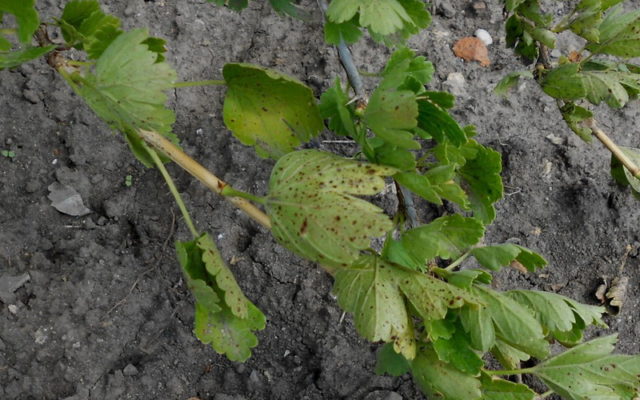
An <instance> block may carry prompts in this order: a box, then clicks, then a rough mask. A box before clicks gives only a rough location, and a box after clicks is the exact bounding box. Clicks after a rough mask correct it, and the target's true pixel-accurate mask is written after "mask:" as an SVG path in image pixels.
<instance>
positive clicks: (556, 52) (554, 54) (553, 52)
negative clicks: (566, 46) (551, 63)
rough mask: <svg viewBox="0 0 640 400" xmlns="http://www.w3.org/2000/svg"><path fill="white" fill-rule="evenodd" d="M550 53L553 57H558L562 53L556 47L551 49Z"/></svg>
mask: <svg viewBox="0 0 640 400" xmlns="http://www.w3.org/2000/svg"><path fill="white" fill-rule="evenodd" d="M550 55H551V57H553V58H560V56H561V55H562V52H561V51H560V50H558V49H553V50H551V53H550Z"/></svg>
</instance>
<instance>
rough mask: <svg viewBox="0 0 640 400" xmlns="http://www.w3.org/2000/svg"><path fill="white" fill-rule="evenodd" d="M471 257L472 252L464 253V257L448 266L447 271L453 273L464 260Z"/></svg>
mask: <svg viewBox="0 0 640 400" xmlns="http://www.w3.org/2000/svg"><path fill="white" fill-rule="evenodd" d="M470 255H471V251H470V250H469V251H467V252H466V253H464V254H463V255H461V256H460V257H458V259H456V260H455V261H454V262H452V263H451V264H449V265H448V266H447V268H445V270H447V271H452V270H453V269H454V268H455V267H457V266H458V265H460V264H462V262H463V261H464V260H466V259H467V257H469V256H470Z"/></svg>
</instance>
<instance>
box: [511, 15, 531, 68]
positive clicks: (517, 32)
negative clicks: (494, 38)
mask: <svg viewBox="0 0 640 400" xmlns="http://www.w3.org/2000/svg"><path fill="white" fill-rule="evenodd" d="M505 30H506V33H507V36H506V41H507V47H510V48H513V49H514V51H515V52H516V54H519V55H521V56H522V57H525V58H527V59H529V60H535V59H537V58H538V46H537V44H536V42H535V41H534V40H533V37H531V34H530V33H529V32H528V31H531V30H532V28H531V26H530V25H529V24H528V22H526V21H525V20H524V19H523V18H521V17H520V16H518V15H515V14H514V15H512V16H511V17H509V19H507V22H506V23H505Z"/></svg>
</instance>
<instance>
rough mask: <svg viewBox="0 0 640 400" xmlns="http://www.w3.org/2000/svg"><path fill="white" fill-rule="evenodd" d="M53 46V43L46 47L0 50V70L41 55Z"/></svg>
mask: <svg viewBox="0 0 640 400" xmlns="http://www.w3.org/2000/svg"><path fill="white" fill-rule="evenodd" d="M55 48H56V46H55V45H51V46H46V47H27V48H25V49H22V50H17V51H12V52H4V51H0V70H2V69H5V68H13V67H17V66H18V65H20V64H24V63H26V62H27V61H31V60H34V59H36V58H38V57H42V56H43V55H45V54H47V53H49V52H50V51H52V50H54V49H55Z"/></svg>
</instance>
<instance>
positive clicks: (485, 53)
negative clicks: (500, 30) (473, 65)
mask: <svg viewBox="0 0 640 400" xmlns="http://www.w3.org/2000/svg"><path fill="white" fill-rule="evenodd" d="M453 53H454V54H455V55H456V56H457V57H460V58H462V59H463V60H465V61H478V62H479V63H480V65H482V66H483V67H488V66H489V65H490V64H491V61H490V60H489V50H488V49H487V46H486V45H485V44H484V42H483V41H482V40H480V39H478V38H477V37H464V38H462V39H460V40H458V41H457V42H456V43H455V44H454V45H453Z"/></svg>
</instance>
